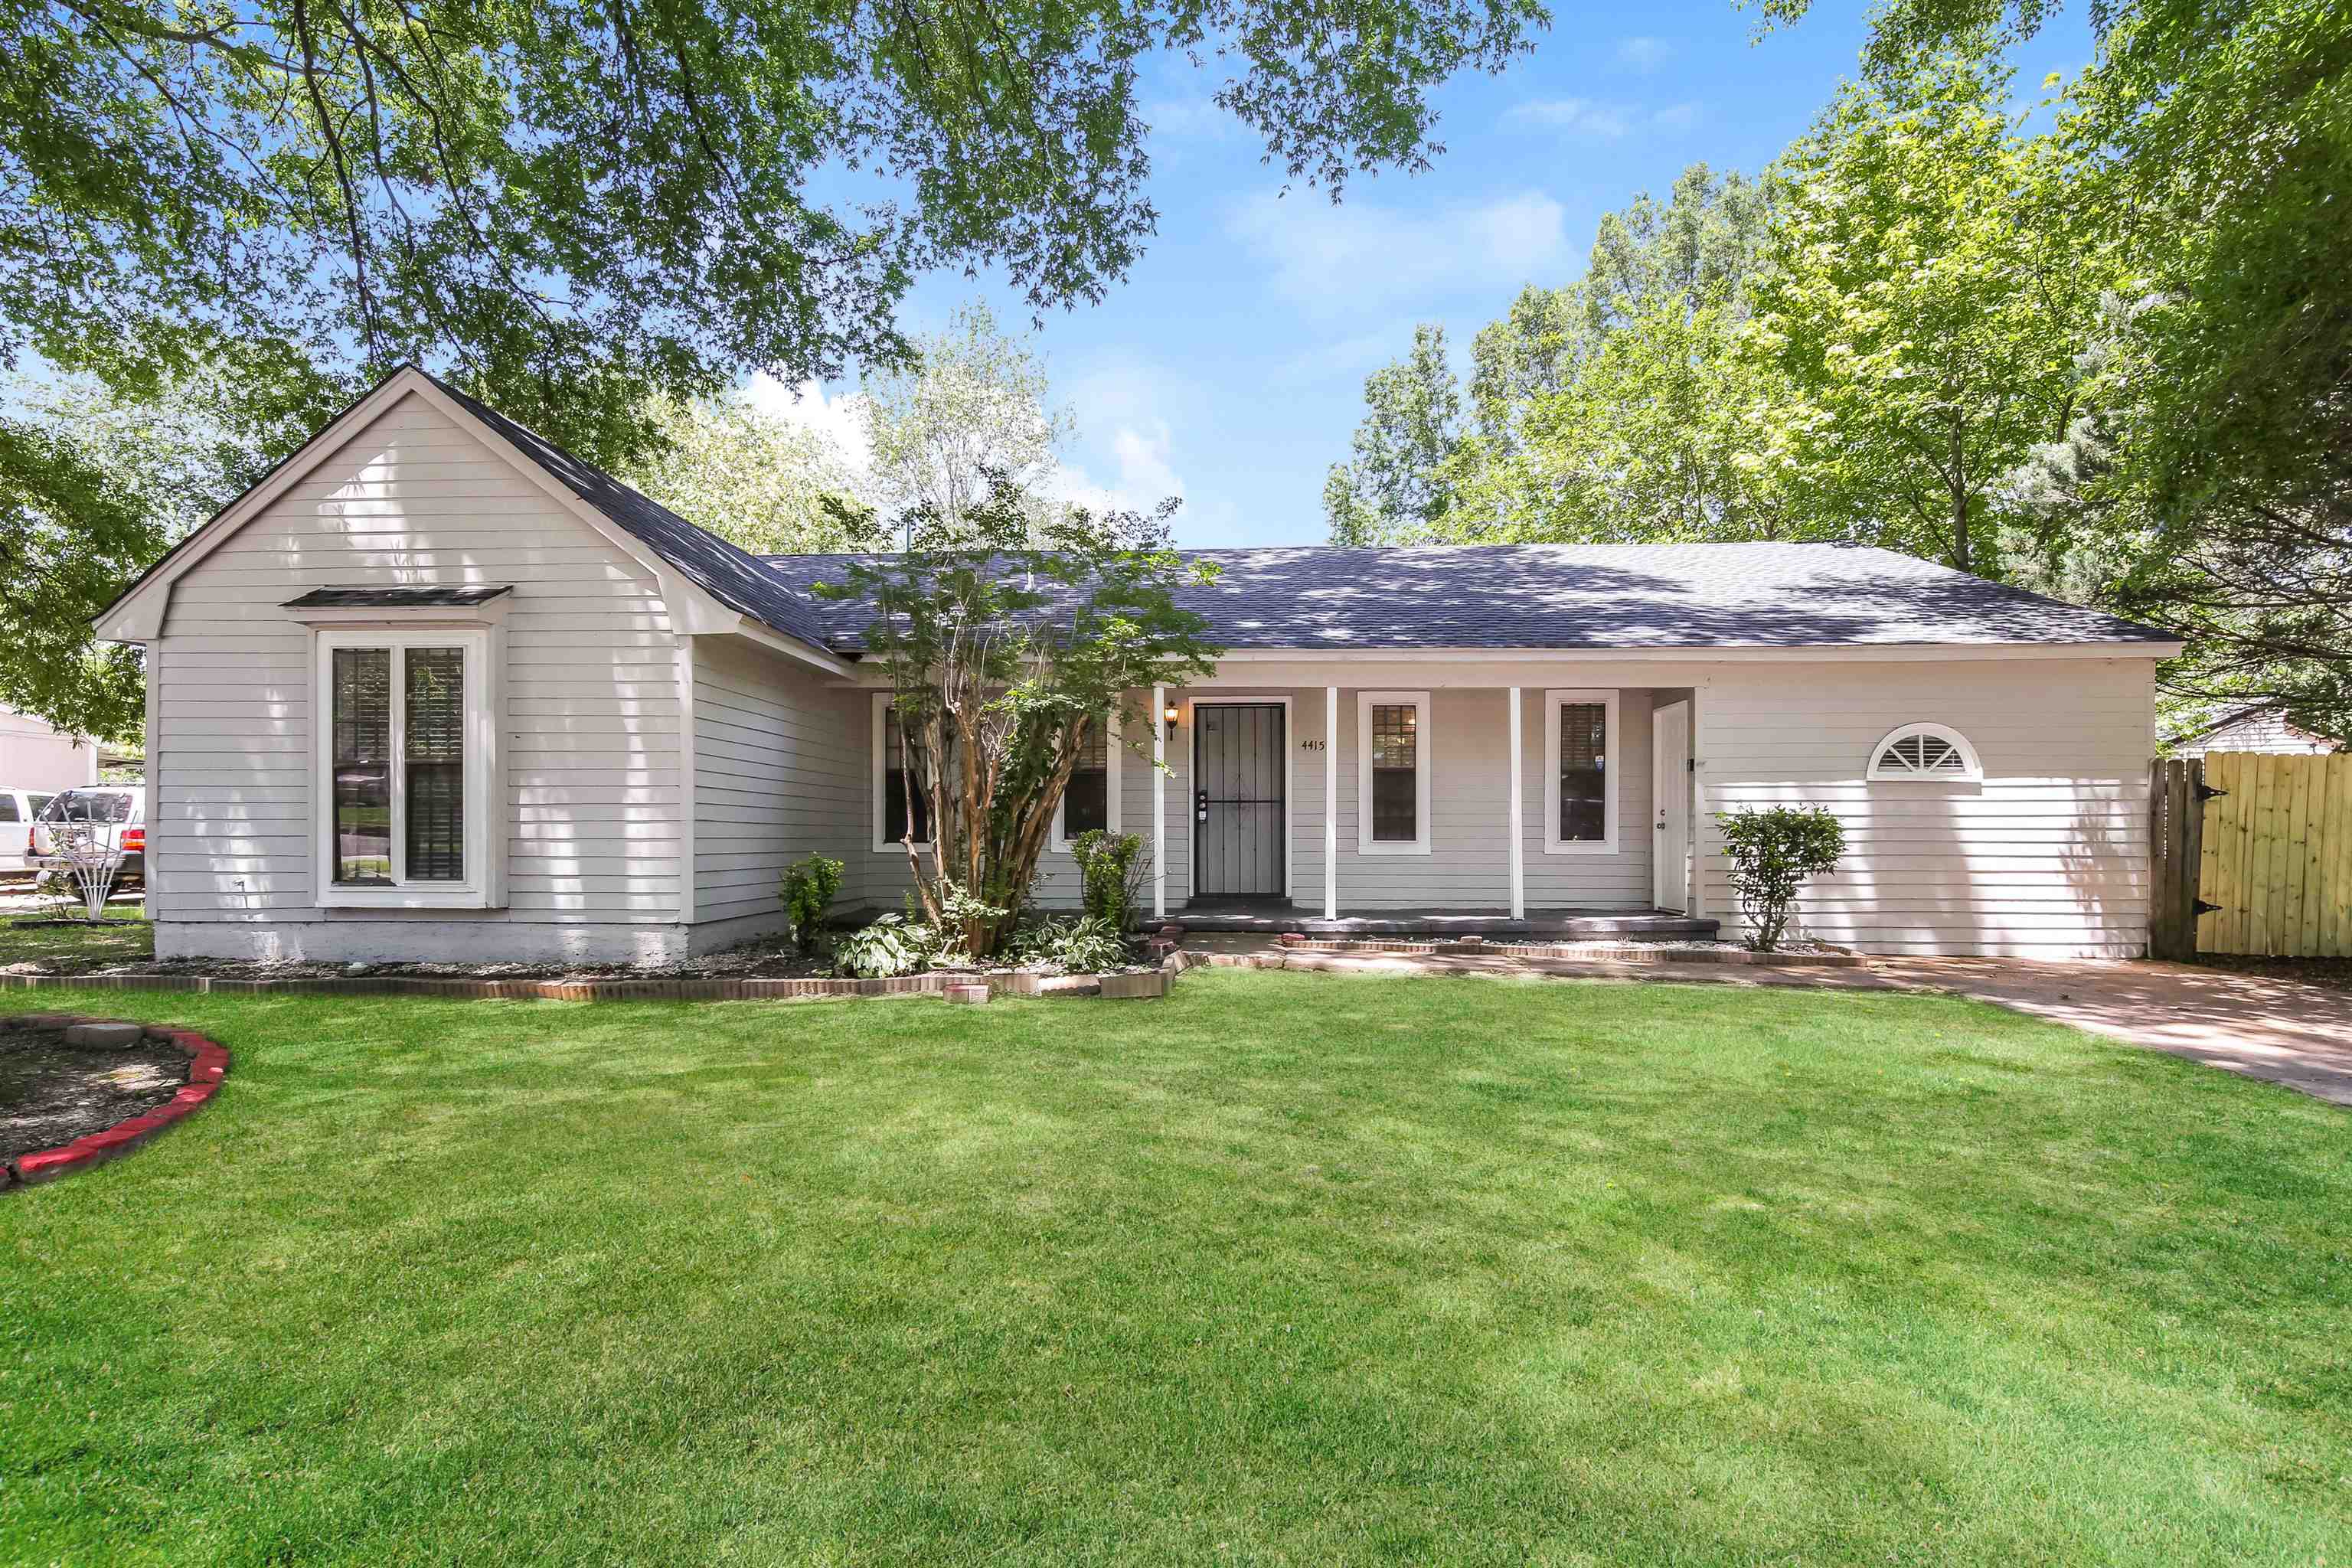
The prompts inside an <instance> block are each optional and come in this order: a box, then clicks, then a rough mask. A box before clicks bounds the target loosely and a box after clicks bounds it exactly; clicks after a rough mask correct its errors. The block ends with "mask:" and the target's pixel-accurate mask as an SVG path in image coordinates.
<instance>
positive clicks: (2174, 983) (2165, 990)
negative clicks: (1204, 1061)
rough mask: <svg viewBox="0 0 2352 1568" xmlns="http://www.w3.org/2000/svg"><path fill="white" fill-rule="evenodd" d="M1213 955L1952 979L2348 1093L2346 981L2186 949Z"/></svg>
mask: <svg viewBox="0 0 2352 1568" xmlns="http://www.w3.org/2000/svg"><path fill="white" fill-rule="evenodd" d="M1184 945H1185V946H1186V947H1187V948H1189V949H1191V950H1192V951H1195V952H1207V953H1210V954H1213V955H1215V956H1214V957H1213V959H1212V962H1220V963H1255V964H1256V965H1259V966H1261V967H1264V968H1268V969H1294V970H1311V971H1318V972H1321V973H1345V974H1494V975H1506V976H1507V975H1528V974H1548V975H1556V976H1559V977H1562V978H1574V979H1591V980H1670V981H1674V982H1675V983H1677V984H1717V985H1774V986H1783V985H1791V986H1807V987H1813V988H1818V989H1822V990H1837V991H1886V990H1927V991H1946V992H1951V993H1953V994H1958V995H1962V996H1968V997H1970V998H1973V999H1974V1000H1977V1001H1979V1002H1990V1003H1992V1004H1994V1005H1998V1006H2002V1007H2009V1008H2013V1009H2015V1010H2016V1011H2018V1012H2021V1013H2027V1014H2031V1015H2032V1016H2034V1017H2037V1018H2046V1019H2049V1020H2051V1021H2053V1022H2054V1023H2060V1024H2072V1025H2074V1026H2075V1027H2077V1028H2081V1029H2087V1030H2090V1031H2091V1032H2092V1033H2094V1034H2098V1035H2104V1036H2106V1037H2109V1038H2111V1039H2116V1040H2121V1041H2123V1042H2125V1043H2126V1044H2127V1045H2135V1046H2144V1047H2147V1048H2148V1049H2150V1050H2158V1051H2168V1052H2170V1053H2171V1054H2172V1055H2174V1056H2179V1057H2187V1058H2189V1059H2190V1060H2192V1061H2200V1062H2203V1063H2205V1064H2206V1065H2207V1066H2209V1067H2217V1068H2224V1069H2226V1070H2228V1071H2231V1072H2236V1073H2243V1074H2245V1075H2246V1076H2247V1077H2249V1078H2259V1079H2265V1080H2267V1081H2269V1082H2271V1083H2277V1084H2284V1085H2285V1086H2286V1087H2287V1088H2289V1089H2298V1090H2300V1091H2302V1092H2303V1093H2305V1094H2308V1095H2312V1096H2314V1097H2315V1098H2317V1099H2320V1100H2327V1101H2330V1102H2331V1103H2333V1104H2336V1105H2342V1106H2352V991H2344V990H2341V989H2336V988H2332V987H2329V986H2325V985H2315V984H2309V983H2308V982H2305V981H2299V980H2273V979H2267V978H2264V977H2263V976H2261V975H2253V974H2241V973H2234V972H2232V971H2229V970H2221V969H2204V968H2200V967H2199V966H2197V965H2195V964H2189V963H2149V962H2146V961H2127V960H2117V959H2022V958H1874V959H1872V960H1871V961H1870V964H1869V967H1868V968H1866V969H1804V968H1788V969H1776V968H1769V967H1765V966H1760V965H1726V966H1721V967H1718V966H1716V965H1712V964H1703V963H1675V964H1665V963H1612V962H1609V961H1606V960H1591V959H1544V958H1536V959H1519V958H1512V957H1507V956H1505V955H1504V954H1502V953H1494V954H1481V955H1479V956H1476V957H1463V956H1452V955H1448V956H1438V955H1434V954H1421V953H1383V952H1311V951H1307V950H1304V949H1299V948H1286V947H1284V946H1282V945H1281V944H1280V943H1278V942H1275V941H1274V940H1273V939H1272V938H1269V937H1262V936H1254V935H1253V936H1215V935H1197V936H1189V937H1187V938H1186V939H1185V943H1184Z"/></svg>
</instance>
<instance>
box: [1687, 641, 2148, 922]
mask: <svg viewBox="0 0 2352 1568" xmlns="http://www.w3.org/2000/svg"><path fill="white" fill-rule="evenodd" d="M2152 689H2153V666H2152V664H2151V663H2150V662H2149V661H2148V660H2146V659H2114V660H2108V659H2049V660H1997V661H1995V660H1976V661H1959V660H1955V661H1950V662H1947V663H1939V664H1924V663H1923V664H1908V663H1904V664H1885V663H1850V664H1827V663H1824V664H1820V665H1803V666H1794V665H1729V666H1725V667H1722V668H1718V669H1717V670H1715V671H1714V672H1713V679H1711V681H1710V682H1709V684H1708V686H1707V687H1706V689H1703V690H1702V691H1701V694H1700V700H1699V710H1698V736H1699V738H1698V743H1697V751H1698V754H1699V757H1700V759H1701V764H1700V773H1699V777H1700V781H1701V783H1702V784H1703V785H1704V787H1705V790H1706V804H1707V807H1708V809H1710V810H1724V809H1728V808H1731V807H1735V806H1739V805H1770V804H1774V803H1780V802H1786V803H1791V804H1818V805H1826V806H1829V807H1830V808H1831V809H1832V810H1834V811H1835V812H1836V813H1837V814H1838V816H1840V817H1841V818H1842V819H1843V822H1844V824H1845V827H1846V837H1847V846H1848V847H1847V854H1846V858H1845V862H1844V864H1843V866H1842V867H1841V868H1840V869H1839V870H1838V871H1837V873H1836V874H1835V875H1833V876H1832V877H1830V878H1827V879H1823V880H1822V881H1821V882H1820V883H1818V884H1816V885H1815V886H1814V887H1812V888H1811V889H1809V890H1808V891H1807V893H1806V894H1805V896H1804V898H1803V900H1802V905H1801V908H1802V920H1803V924H1804V927H1805V929H1806V930H1807V931H1810V932H1811V933H1812V934H1814V935H1817V936H1820V937H1822V938H1825V939H1827V940H1829V941H1831V942H1840V943H1844V944H1849V945H1852V946H1855V947H1860V948H1863V949H1865V950H1867V951H1870V952H1940V953H2005V954H2022V955H2058V954H2104V955H2113V956H2130V955H2136V954H2137V953H2139V952H2143V951H2145V949H2146V946H2147V896H2148V844H2147V759H2148V756H2149V754H2150V751H2151V749H2152V746H2153V743H2154V708H2153V701H2152V697H2151V692H2152ZM1914 721H1932V722H1935V723H1939V724H1948V725H1950V726H1952V727H1953V728H1954V729H1957V730H1958V731H1960V732H1961V733H1962V734H1964V735H1966V736H1967V737H1968V738H1969V741H1970V742H1972V743H1973V744H1974V746H1975V747H1976V751H1977V754H1978V756H1979V759H1980V760H1981V761H1982V763H1983V764H1984V774H1985V777H1984V781H1983V783H1981V784H1939V783H1924V782H1911V781H1906V782H1899V783H1898V782H1881V783H1876V784H1870V783H1865V782H1864V773H1865V771H1866V770H1867V767H1868V764H1869V760H1870V758H1869V752H1870V748H1871V746H1872V745H1873V744H1874V742H1876V741H1877V740H1878V739H1879V738H1880V737H1881V736H1883V735H1885V733H1886V732H1887V731H1890V730H1893V729H1894V728H1895V727H1896V726H1897V725H1900V724H1906V723H1910V722H1914ZM1701 833H1702V837H1701V839H1700V844H1701V850H1702V856H1703V867H1704V872H1703V875H1704V877H1705V879H1706V907H1707V910H1708V912H1710V913H1712V914H1715V915H1717V916H1718V917H1720V918H1723V919H1725V921H1726V922H1727V930H1728V929H1730V926H1731V923H1732V919H1733V915H1734V912H1735V906H1734V903H1733V898H1732V893H1731V888H1730V884H1729V881H1728V878H1727V862H1726V860H1725V858H1724V856H1723V854H1722V841H1721V836H1720V835H1719V834H1718V833H1717V832H1716V831H1714V829H1713V825H1712V823H1711V822H1703V823H1702V824H1701Z"/></svg>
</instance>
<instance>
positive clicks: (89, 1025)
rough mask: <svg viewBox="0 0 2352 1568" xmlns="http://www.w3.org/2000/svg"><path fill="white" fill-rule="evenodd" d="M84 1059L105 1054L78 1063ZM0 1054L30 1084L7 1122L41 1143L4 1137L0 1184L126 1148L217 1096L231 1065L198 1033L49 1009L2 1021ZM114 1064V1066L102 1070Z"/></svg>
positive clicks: (41, 1177)
mask: <svg viewBox="0 0 2352 1568" xmlns="http://www.w3.org/2000/svg"><path fill="white" fill-rule="evenodd" d="M110 1037H115V1038H110ZM108 1053H111V1054H110V1055H109V1054H108ZM85 1057H96V1058H99V1059H98V1061H97V1062H93V1063H89V1064H87V1065H85V1064H84V1063H83V1062H81V1061H80V1060H78V1059H77V1058H85ZM0 1059H5V1060H7V1061H9V1062H11V1063H13V1064H14V1065H15V1066H16V1068H18V1069H19V1075H18V1076H21V1077H22V1078H23V1079H24V1080H25V1081H24V1082H23V1083H22V1084H21V1085H19V1086H18V1087H17V1090H16V1092H12V1096H11V1098H12V1101H16V1103H18V1104H19V1105H20V1106H21V1108H22V1109H21V1110H20V1114H19V1115H18V1116H17V1118H16V1120H14V1121H11V1122H10V1123H8V1124H7V1125H8V1126H9V1127H11V1128H12V1129H14V1130H16V1132H17V1134H18V1136H20V1137H23V1138H26V1141H28V1142H41V1143H43V1144H44V1145H45V1146H43V1147H38V1148H22V1149H20V1148H17V1147H15V1146H13V1145H11V1144H8V1143H5V1142H0V1156H5V1159H0V1188H6V1187H12V1186H15V1185H16V1184H20V1183H36V1182H46V1181H49V1180H52V1179H54V1178H56V1177H58V1176H61V1175H64V1174H66V1173H68V1172H69V1171H74V1170H78V1169H79V1168H81V1167H83V1166H85V1165H92V1164H96V1163H99V1162H100V1161H102V1160H110V1159H112V1158H114V1157H115V1156H116V1155H118V1154H122V1153H127V1152H130V1151H131V1150H132V1149H135V1148H137V1147H138V1146H139V1145H140V1144H142V1143H144V1142H147V1140H148V1139H150V1138H152V1137H153V1136H155V1134H157V1133H159V1132H161V1131H163V1130H164V1129H165V1128H167V1127H169V1126H171V1125H172V1124H173V1122H175V1121H179V1120H180V1119H181V1118H182V1117H184V1116H186V1115H188V1114H190V1113H191V1112H193V1111H194V1110H195V1109H196V1108H197V1107H198V1106H201V1105H203V1104H204V1103H205V1101H206V1100H210V1099H212V1097H213V1095H214V1094H215V1093H216V1092H217V1091H218V1090H219V1089H220V1084H221V1079H223V1077H224V1076H226V1073H227V1071H228V1052H227V1050H226V1048H224V1047H222V1046H221V1045H220V1044H219V1043H218V1042H216V1041H214V1040H209V1039H206V1038H205V1037H204V1036H202V1035H197V1034H191V1033H189V1032H188V1031H186V1030H184V1029H173V1028H168V1027H163V1026H153V1025H141V1024H129V1023H121V1022H119V1021H116V1020H112V1019H103V1018H81V1017H66V1016H58V1015H55V1014H45V1013H30V1014H24V1015H20V1016H16V1017H11V1018H0ZM109 1060H111V1061H112V1062H113V1063H114V1066H113V1067H112V1068H106V1069H105V1070H103V1071H101V1070H100V1068H101V1067H102V1066H103V1064H104V1063H106V1062H107V1061H109ZM110 1089H112V1090H113V1091H114V1092H110ZM19 1095H21V1099H19ZM124 1111H129V1112H131V1114H128V1115H124V1114H121V1112H124ZM93 1122H95V1123H98V1124H97V1125H92V1123H93ZM68 1134H73V1135H72V1136H67V1135H68ZM52 1139H60V1140H62V1141H61V1142H50V1140H52Z"/></svg>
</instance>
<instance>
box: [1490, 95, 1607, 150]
mask: <svg viewBox="0 0 2352 1568" xmlns="http://www.w3.org/2000/svg"><path fill="white" fill-rule="evenodd" d="M1503 118H1505V119H1506V120H1508V121H1511V122H1512V123H1514V124H1517V125H1548V126H1551V127H1553V128H1554V129H1556V130H1560V131H1566V132H1570V133H1571V134H1573V135H1578V136H1597V137H1599V138H1601V140H1602V141H1604V142H1614V141H1616V140H1617V139H1618V138H1619V137H1621V136H1622V135H1624V134H1625V133H1626V132H1629V131H1631V130H1633V115H1632V111H1630V110H1624V109H1621V108H1618V107H1616V106H1614V105H1612V104H1606V103H1595V102H1594V101H1592V100H1591V99H1589V98H1547V99H1537V100H1532V101H1530V102H1527V103H1521V104H1517V105H1514V106H1513V107H1512V109H1511V110H1510V112H1509V113H1507V114H1506V115H1505V116H1504V117H1503Z"/></svg>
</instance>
